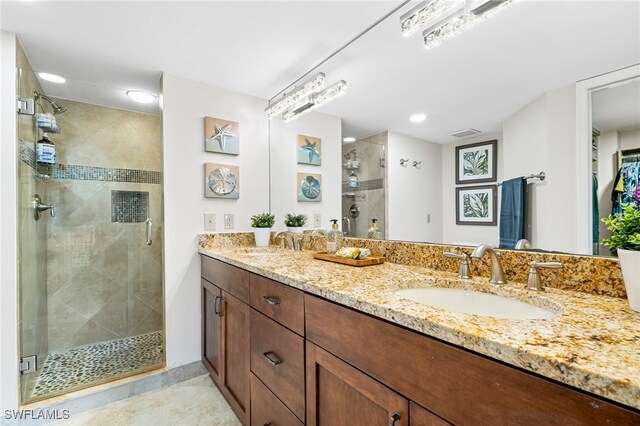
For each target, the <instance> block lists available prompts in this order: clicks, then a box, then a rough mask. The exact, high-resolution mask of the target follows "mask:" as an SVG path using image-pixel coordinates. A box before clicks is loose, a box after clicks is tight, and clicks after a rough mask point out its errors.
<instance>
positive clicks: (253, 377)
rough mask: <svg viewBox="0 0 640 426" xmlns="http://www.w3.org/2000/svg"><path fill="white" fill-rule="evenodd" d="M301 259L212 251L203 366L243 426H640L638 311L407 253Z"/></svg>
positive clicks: (228, 245) (212, 243) (212, 244)
mask: <svg viewBox="0 0 640 426" xmlns="http://www.w3.org/2000/svg"><path fill="white" fill-rule="evenodd" d="M363 241H364V240H354V241H351V242H352V243H353V242H363ZM303 243H304V244H303V249H305V250H303V251H300V252H296V251H292V250H285V249H280V248H276V247H269V248H267V249H257V248H252V247H250V244H251V242H250V237H248V236H247V235H244V234H227V235H225V234H218V235H211V234H209V235H203V236H201V238H200V250H199V252H200V254H201V259H202V281H201V288H202V341H203V345H202V349H203V362H204V364H205V366H206V367H207V369H208V370H209V372H210V374H211V377H212V379H213V380H214V382H216V384H217V385H218V387H219V388H220V390H221V392H222V394H223V395H224V397H225V398H226V400H227V401H228V402H229V404H230V405H231V407H232V409H233V410H234V412H235V413H236V415H237V416H238V418H239V419H240V420H241V422H242V423H243V424H245V425H248V424H251V425H272V426H275V425H301V424H308V425H316V424H322V425H324V424H326V425H341V424H343V425H359V424H361V425H375V424H380V425H395V426H400V425H409V424H411V425H446V424H545V425H547V424H558V425H560V424H562V425H566V424H616V425H624V424H629V425H631V424H640V411H639V409H640V340H639V339H640V314H638V313H635V312H633V311H632V310H631V309H630V308H629V306H628V304H627V300H626V299H624V298H620V297H611V296H602V295H597V294H592V293H588V292H584V291H580V292H579V291H570V290H561V289H556V288H548V287H547V288H546V291H542V292H537V291H531V290H527V289H525V284H524V283H523V282H517V281H516V282H508V283H507V284H504V285H495V284H491V283H489V282H488V278H486V277H482V276H477V277H473V278H470V279H459V278H457V277H456V273H455V272H453V271H454V270H456V269H455V263H450V264H449V265H453V268H447V270H446V271H445V270H443V268H437V269H436V268H435V267H434V268H430V267H428V266H429V265H430V264H435V262H431V263H430V262H428V261H424V259H423V260H422V261H420V262H418V261H416V260H415V258H414V259H413V261H409V258H410V257H411V256H407V254H406V253H407V250H409V249H411V248H412V247H408V246H411V244H408V243H394V242H385V244H386V247H387V250H395V252H394V255H392V254H391V253H390V252H388V253H386V254H387V255H388V258H394V256H395V255H397V253H400V252H402V253H403V254H402V256H401V257H405V258H407V261H406V262H397V263H391V262H387V263H384V264H382V265H376V266H370V267H363V268H356V267H351V266H345V265H337V264H333V263H328V262H323V261H320V260H315V259H313V257H312V254H313V252H314V250H315V251H319V250H318V248H319V247H321V245H322V237H315V236H314V237H311V236H310V237H307V238H305V241H304V242H303ZM394 244H398V246H397V247H396V246H394ZM413 246H416V247H417V246H424V245H418V244H413ZM414 248H415V247H414ZM430 249H432V250H440V251H445V250H446V249H447V247H446V246H431V247H430ZM372 251H373V250H372ZM376 254H378V253H376ZM380 254H384V253H380ZM396 257H397V256H396ZM503 257H508V256H503ZM568 263H570V262H568ZM485 266H486V265H485ZM477 269H478V270H479V271H482V270H483V269H482V267H480V266H479V267H478V268H477ZM505 272H506V273H507V276H511V275H512V274H511V273H510V271H509V269H508V266H507V267H505ZM541 275H542V276H543V278H546V277H547V276H545V272H542V273H541ZM549 277H551V275H549ZM524 281H526V279H525V280H524ZM549 284H553V283H552V282H551V281H550V282H549ZM584 286H586V284H584Z"/></svg>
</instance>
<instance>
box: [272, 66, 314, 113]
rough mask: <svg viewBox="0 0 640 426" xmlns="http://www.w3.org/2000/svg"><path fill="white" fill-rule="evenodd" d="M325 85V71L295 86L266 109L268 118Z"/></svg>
mask: <svg viewBox="0 0 640 426" xmlns="http://www.w3.org/2000/svg"><path fill="white" fill-rule="evenodd" d="M322 86H324V73H321V72H319V73H318V74H316V75H314V76H313V77H311V78H310V79H309V80H307V81H305V82H304V83H303V84H301V85H299V86H296V87H294V89H293V91H292V92H291V93H288V94H286V93H285V94H284V95H283V96H282V98H280V100H278V101H277V102H274V103H273V104H271V105H269V106H268V107H266V108H265V109H264V112H265V115H266V116H267V119H270V118H273V117H275V116H276V115H278V114H280V113H281V112H283V111H285V110H286V109H287V108H289V107H290V106H291V105H294V104H296V103H298V102H300V101H301V100H302V99H304V98H306V97H308V96H310V95H311V94H312V93H313V92H315V91H317V90H319V89H320V88H321V87H322Z"/></svg>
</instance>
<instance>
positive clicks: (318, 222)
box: [313, 213, 322, 228]
mask: <svg viewBox="0 0 640 426" xmlns="http://www.w3.org/2000/svg"><path fill="white" fill-rule="evenodd" d="M321 226H322V215H321V214H319V213H316V214H314V215H313V227H314V228H320V227H321Z"/></svg>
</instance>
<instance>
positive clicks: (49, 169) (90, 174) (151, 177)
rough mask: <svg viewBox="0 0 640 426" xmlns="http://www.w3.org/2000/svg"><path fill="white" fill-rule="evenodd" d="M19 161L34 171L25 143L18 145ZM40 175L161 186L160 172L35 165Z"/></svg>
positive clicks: (54, 177)
mask: <svg viewBox="0 0 640 426" xmlns="http://www.w3.org/2000/svg"><path fill="white" fill-rule="evenodd" d="M20 160H22V161H23V162H24V163H25V164H28V165H29V166H30V167H31V168H33V169H34V170H35V169H36V155H35V152H34V151H33V149H31V148H30V147H28V146H27V145H26V144H25V143H20ZM37 170H38V172H40V173H43V174H47V175H49V176H51V178H52V179H54V180H97V181H104V182H125V183H151V184H162V172H158V171H154V170H137V169H120V168H115V167H96V166H84V165H77V164H58V165H55V166H49V165H44V164H37Z"/></svg>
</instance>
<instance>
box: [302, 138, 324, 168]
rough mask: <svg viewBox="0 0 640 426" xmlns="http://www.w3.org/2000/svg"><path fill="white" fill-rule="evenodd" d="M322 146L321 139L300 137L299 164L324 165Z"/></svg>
mask: <svg viewBox="0 0 640 426" xmlns="http://www.w3.org/2000/svg"><path fill="white" fill-rule="evenodd" d="M321 145H322V140H321V139H320V138H314V137H313V136H305V135H298V164H311V165H314V166H320V165H322V150H321Z"/></svg>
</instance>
